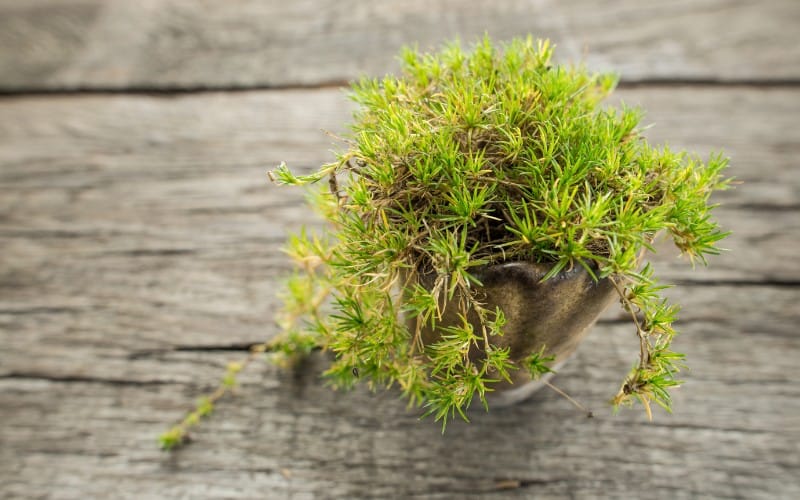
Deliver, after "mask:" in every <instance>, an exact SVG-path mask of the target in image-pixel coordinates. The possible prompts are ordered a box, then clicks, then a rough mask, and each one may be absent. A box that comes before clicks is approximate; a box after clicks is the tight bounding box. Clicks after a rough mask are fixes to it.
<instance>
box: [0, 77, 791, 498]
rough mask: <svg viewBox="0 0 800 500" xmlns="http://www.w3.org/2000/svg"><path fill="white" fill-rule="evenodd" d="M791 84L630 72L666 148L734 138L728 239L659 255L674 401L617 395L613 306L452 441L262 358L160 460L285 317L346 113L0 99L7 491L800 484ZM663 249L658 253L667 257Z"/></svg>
mask: <svg viewBox="0 0 800 500" xmlns="http://www.w3.org/2000/svg"><path fill="white" fill-rule="evenodd" d="M799 97H800V91H798V90H795V89H791V88H786V89H781V88H771V89H752V88H747V87H728V88H713V87H674V86H665V87H658V86H656V87H642V88H628V89H623V90H622V91H620V92H619V96H618V99H621V100H624V101H626V102H628V103H632V104H641V105H642V106H643V107H645V108H646V109H647V110H648V115H647V121H650V122H654V123H655V126H654V127H653V128H652V129H650V130H648V132H647V134H648V136H649V137H650V138H651V139H652V140H653V141H654V142H663V141H669V143H670V144H671V145H672V146H674V147H688V148H690V149H693V150H696V151H698V152H700V153H701V154H706V153H708V152H710V151H712V150H724V151H725V152H726V153H728V154H729V155H731V156H732V158H733V161H732V166H731V172H730V173H731V174H732V175H735V176H737V177H738V178H739V179H741V180H742V181H743V184H742V185H740V186H738V187H737V189H735V190H732V191H728V192H726V193H722V195H721V196H719V197H718V201H721V202H722V203H723V205H722V206H721V207H720V208H719V209H718V216H719V219H720V220H721V221H722V222H723V223H724V224H725V226H726V227H728V228H730V229H732V230H733V231H734V234H733V236H731V237H730V239H729V240H727V241H726V245H725V246H727V247H728V248H730V249H731V250H732V251H731V252H730V253H728V254H726V255H723V256H721V257H719V258H716V259H713V260H712V262H711V267H709V268H708V269H704V268H698V269H696V270H692V269H691V268H689V267H688V266H686V265H685V263H683V264H682V263H679V262H676V260H675V259H674V258H673V257H674V254H672V253H668V252H666V253H663V254H660V255H659V256H658V257H657V258H656V260H657V265H658V268H659V271H660V272H661V274H662V275H663V276H664V277H665V279H666V280H667V281H673V282H680V283H682V286H681V287H679V288H675V289H672V290H670V292H669V293H670V295H671V296H672V297H673V298H674V299H675V300H677V301H679V302H680V303H682V304H683V306H684V311H683V314H682V318H683V320H682V323H681V330H682V332H683V334H682V336H681V337H680V338H679V339H678V340H677V343H678V344H677V346H678V348H679V349H680V350H682V351H684V352H686V353H687V355H688V356H689V363H690V364H691V366H692V371H691V372H688V373H687V374H686V376H685V379H686V380H687V383H686V385H685V387H684V388H682V389H681V390H680V391H678V392H677V394H676V398H677V400H676V408H675V414H674V415H672V416H669V415H664V414H663V413H659V414H657V415H656V421H655V422H654V423H652V424H650V423H647V422H646V421H645V419H644V416H643V415H642V413H641V412H639V411H636V412H630V411H623V412H622V413H621V414H620V415H618V416H612V415H610V412H609V409H608V407H607V405H606V400H607V399H608V398H609V397H610V396H611V395H612V394H613V392H614V391H615V390H616V387H617V384H618V383H619V381H620V379H621V377H622V376H623V374H624V372H625V371H626V369H627V368H628V367H629V366H630V365H631V364H632V362H633V360H634V359H635V357H636V350H637V343H636V341H635V339H634V337H633V336H634V333H633V331H632V330H631V328H630V326H629V325H628V324H627V322H625V321H624V320H623V318H622V317H621V316H620V315H619V313H618V312H615V311H610V312H609V313H608V314H607V315H606V316H605V317H604V318H603V320H602V321H601V323H600V324H598V326H597V327H596V328H595V330H594V331H593V332H592V333H591V334H590V335H589V337H588V338H587V340H586V341H585V342H584V344H583V345H582V346H581V347H580V348H579V350H578V352H577V353H576V355H575V357H574V358H573V359H572V360H571V362H570V363H568V364H567V366H566V367H565V368H564V370H563V371H562V372H561V373H560V374H559V376H558V377H557V378H556V379H555V382H556V383H557V384H558V385H559V386H561V387H563V388H564V389H565V390H567V391H569V392H570V393H571V394H572V395H573V396H575V397H577V398H578V399H579V400H580V401H582V402H583V403H585V404H587V405H589V406H590V407H591V408H592V409H593V410H594V413H595V415H596V417H595V418H593V419H586V418H585V416H583V414H582V413H580V412H578V411H576V410H574V409H573V408H572V407H571V406H569V404H568V403H567V402H566V401H565V400H563V399H561V398H559V397H558V396H557V395H555V394H554V393H552V392H544V393H541V394H538V395H537V396H535V397H534V398H533V399H532V400H530V401H528V402H526V403H524V404H522V405H519V406H517V407H514V408H510V409H508V410H503V411H492V412H491V413H490V414H482V413H476V414H475V415H474V417H473V423H472V424H470V425H467V424H464V423H461V422H455V423H453V424H452V425H451V426H450V427H449V429H448V431H447V433H446V434H445V435H444V436H442V435H441V433H440V428H439V427H438V425H436V424H434V423H433V422H431V421H422V422H420V421H418V420H417V417H418V415H419V412H417V411H414V410H407V409H406V408H405V406H404V404H403V403H402V402H401V401H400V400H399V399H398V398H397V394H396V393H395V392H393V391H388V392H384V391H381V392H379V393H377V394H371V393H369V392H368V391H366V390H365V389H363V388H361V389H358V390H356V391H354V392H352V393H345V394H342V393H334V392H332V391H330V390H329V389H327V388H325V387H324V385H323V383H322V381H320V380H318V378H317V374H318V373H319V372H320V371H321V370H322V369H323V367H324V365H325V360H324V359H323V357H322V356H316V357H315V358H314V359H313V360H312V361H311V362H310V364H309V365H308V366H305V367H304V368H303V370H301V371H300V372H298V373H297V374H294V375H292V374H287V373H281V372H279V371H277V370H276V369H274V368H273V367H270V366H269V365H266V364H261V363H257V364H255V365H253V366H251V367H250V369H248V370H247V372H246V373H245V374H244V379H243V386H242V387H241V388H240V390H239V395H238V396H237V397H236V399H234V400H227V401H226V402H225V403H223V404H221V406H220V407H219V411H218V414H216V415H215V416H214V417H213V418H212V419H211V420H210V421H208V422H207V423H206V424H204V425H203V426H202V427H200V428H199V429H198V431H197V432H196V433H195V434H194V436H195V440H196V441H197V442H196V443H195V444H194V445H191V446H189V447H187V448H186V449H184V450H182V451H180V452H178V453H176V454H174V455H167V454H162V453H160V452H159V451H158V450H157V449H156V444H155V437H156V436H157V435H158V433H159V432H160V431H161V430H162V429H163V428H164V427H165V426H166V425H167V424H169V423H171V422H172V421H174V420H175V419H177V418H179V417H180V416H181V414H182V412H183V411H184V410H185V409H187V408H188V406H189V405H190V404H191V402H192V401H193V399H194V398H195V397H197V396H198V395H200V394H202V393H203V392H204V391H207V390H208V389H209V388H210V387H211V386H212V385H213V384H214V383H215V381H216V379H217V378H218V377H219V376H220V374H221V370H222V369H223V367H224V366H225V364H226V363H227V362H228V361H231V360H235V359H238V358H240V357H241V356H242V355H243V350H244V349H245V348H246V346H247V345H249V344H250V343H254V342H258V341H261V340H263V339H265V338H268V337H269V336H271V335H273V334H274V333H275V329H274V326H273V325H272V322H271V319H270V318H271V316H272V313H273V312H274V310H275V307H276V306H277V302H276V299H275V292H276V289H278V288H279V281H280V277H281V276H282V275H284V274H285V273H286V272H287V271H288V267H287V261H286V259H285V258H284V257H283V256H282V254H281V253H280V247H281V246H282V245H283V242H284V238H285V236H286V233H287V231H289V230H296V229H297V228H298V226H299V225H301V224H310V225H312V226H313V225H315V224H316V222H315V220H314V219H313V218H311V217H310V216H309V214H308V211H307V210H306V209H305V208H304V206H303V204H302V194H301V193H300V191H298V190H294V189H289V188H277V187H275V186H271V185H269V184H268V183H267V181H266V176H265V175H264V173H265V171H266V169H267V168H268V167H270V166H274V165H275V164H277V163H278V162H279V161H281V160H286V161H287V162H288V163H290V164H291V165H293V166H295V167H298V168H299V169H301V170H310V169H312V168H314V167H315V166H317V165H319V164H320V163H322V162H324V161H327V160H328V159H329V158H330V153H328V152H327V150H329V149H331V148H333V147H335V144H334V143H333V140H332V139H331V138H329V137H328V136H326V135H325V134H324V133H323V132H322V129H326V130H332V131H334V132H341V131H342V130H343V124H344V123H345V122H346V121H347V119H348V117H349V114H350V112H351V105H350V104H349V103H348V102H347V100H346V99H345V98H344V96H343V94H342V93H341V92H340V91H338V90H335V89H321V90H293V91H263V92H238V93H203V94H194V95H184V96H178V97H175V96H170V97H167V96H145V95H137V96H132V95H111V96H110V95H97V96H93V95H85V96H84V95H81V96H39V97H15V98H5V99H2V100H0V249H2V251H1V252H0V345H1V346H2V348H0V422H2V424H0V497H3V498H87V497H95V498H103V497H114V498H186V497H192V498H204V497H205V498H263V497H265V496H266V497H268V498H364V497H373V498H391V497H396V498H410V497H424V498H454V497H464V496H469V497H471V498H483V497H488V498H530V497H531V496H535V497H537V498H576V497H578V498H585V497H591V498H596V497H604V498H606V497H612V498H631V497H643V496H648V497H655V498H670V499H671V498H708V497H714V498H721V497H730V498H795V497H798V496H800V483H798V481H797V479H796V477H797V474H798V471H800V418H799V416H800V390H798V388H797V386H796V383H795V380H794V379H795V378H796V377H794V374H795V373H796V371H797V370H796V353H797V352H798V349H800V337H798V336H797V335H796V325H797V324H798V322H800V311H799V310H798V308H797V302H798V299H800V285H799V284H800V264H799V263H798V260H797V258H796V255H797V250H796V248H797V245H798V243H800V218H799V217H798V213H799V212H800V200H799V199H798V198H799V197H800V178H798V176H797V170H798V169H797V158H798V157H800V137H799V136H798V134H797V132H796V128H795V127H794V121H795V119H796V116H798V112H800V99H798V98H799ZM665 250H667V249H665Z"/></svg>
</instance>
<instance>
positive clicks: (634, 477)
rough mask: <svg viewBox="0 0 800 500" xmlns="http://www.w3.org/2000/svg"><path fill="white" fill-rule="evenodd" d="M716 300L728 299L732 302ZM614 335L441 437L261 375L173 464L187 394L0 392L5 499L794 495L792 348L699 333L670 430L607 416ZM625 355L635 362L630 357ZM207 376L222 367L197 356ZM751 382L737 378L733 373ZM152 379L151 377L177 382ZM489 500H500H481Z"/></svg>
mask: <svg viewBox="0 0 800 500" xmlns="http://www.w3.org/2000/svg"><path fill="white" fill-rule="evenodd" d="M726 291H727V290H723V292H726ZM631 336H632V332H631V331H630V328H628V327H627V325H626V326H624V327H622V326H614V325H601V326H600V327H598V328H596V330H595V331H594V332H593V333H592V335H590V336H589V337H588V338H587V340H586V341H585V343H584V344H583V345H582V346H581V348H580V350H579V351H578V353H577V354H576V357H575V358H574V359H572V360H571V361H570V363H568V364H567V366H566V367H565V368H564V370H563V371H562V372H561V373H560V374H559V375H558V376H557V377H556V379H555V383H557V384H558V385H559V386H560V387H562V388H563V389H565V390H567V391H569V392H570V393H571V394H572V395H573V396H574V397H577V398H578V399H579V400H581V401H582V402H583V403H584V404H587V405H589V407H590V408H592V410H593V411H594V414H595V417H594V418H592V419H587V418H586V417H585V416H584V414H583V413H581V412H578V411H576V410H575V409H574V408H572V407H571V406H570V405H569V403H568V402H567V401H565V400H563V399H561V398H560V397H558V396H557V395H555V394H554V393H552V392H542V393H539V394H537V395H535V396H534V397H533V398H532V399H531V400H529V401H526V402H524V403H523V404H520V405H518V406H516V407H513V408H509V409H503V410H493V411H491V412H490V413H488V414H485V413H482V412H476V413H474V414H473V415H472V423H471V424H464V423H462V422H453V423H452V424H451V425H450V426H449V428H448V430H447V432H446V433H445V434H444V435H441V434H440V427H439V426H438V425H437V424H434V423H433V422H431V421H418V419H417V417H418V415H419V412H418V411H415V410H407V409H406V408H405V407H404V404H403V403H402V402H401V401H400V400H398V399H397V394H396V392H395V391H388V392H384V391H380V392H378V393H377V394H371V393H369V392H368V391H366V390H364V389H363V388H359V389H358V390H356V391H354V392H350V393H335V392H333V391H330V390H329V389H327V388H325V387H324V386H323V384H322V383H321V381H319V380H317V379H316V377H315V375H314V374H316V373H318V372H319V371H320V370H321V369H322V368H323V367H324V365H325V362H324V360H321V359H320V358H319V357H315V359H314V360H313V361H312V363H311V364H310V365H308V366H306V367H305V368H304V370H303V372H302V375H301V376H299V377H292V376H291V375H288V374H282V373H279V372H277V371H276V370H275V369H274V368H272V367H270V366H268V365H264V364H257V365H253V366H252V367H251V368H250V369H248V370H247V372H246V373H245V375H244V384H243V386H242V387H241V388H240V389H239V391H238V394H237V396H236V397H235V398H230V399H227V400H225V402H224V403H222V404H221V405H220V406H219V408H218V412H217V413H216V414H215V415H214V416H213V417H212V418H211V419H210V420H208V421H207V422H206V423H205V424H203V425H202V426H201V427H199V428H198V429H197V431H196V432H194V433H193V436H194V440H195V441H194V443H193V444H191V445H190V446H188V447H187V448H184V449H183V450H180V451H178V452H177V453H175V454H174V455H166V454H163V453H159V452H158V451H157V449H156V447H155V443H154V437H155V436H156V435H157V434H158V432H160V431H161V430H162V429H163V425H164V422H166V421H170V420H172V419H175V418H177V417H178V416H179V415H180V414H181V413H182V411H183V409H184V408H185V407H186V404H187V401H189V400H191V398H192V397H193V396H195V395H197V394H198V392H197V388H196V387H194V386H188V387H187V386H185V385H182V384H161V385H158V384H129V385H120V384H118V383H113V384H112V383H103V382H102V381H99V382H98V381H95V382H91V383H87V382H79V381H60V382H59V381H51V380H45V379H21V378H13V379H6V380H0V408H2V410H0V412H2V417H3V421H4V425H3V426H2V427H0V441H2V442H3V443H4V446H3V447H2V448H0V461H1V462H2V463H3V467H2V468H0V493H2V494H3V496H4V498H33V497H37V496H48V497H53V498H85V497H87V496H88V497H94V498H100V497H110V496H113V497H114V498H182V497H193V498H263V497H264V496H265V495H266V496H267V497H269V498H364V497H370V498H375V497H379V498H409V497H414V496H419V497H423V498H453V497H456V496H457V497H469V498H485V497H490V495H492V494H500V495H501V497H503V498H505V497H508V498H530V497H531V496H535V497H536V498H575V497H579V498H585V497H603V498H606V497H613V498H623V497H624V498H631V497H641V496H648V497H654V498H727V497H729V498H755V499H760V498H763V499H767V498H794V497H796V496H797V495H798V494H800V486H799V485H798V483H797V481H796V477H797V476H796V473H797V471H798V470H800V459H798V457H800V453H799V452H800V447H799V445H798V443H799V442H800V439H799V438H800V427H798V423H797V422H798V420H797V418H796V417H797V415H798V414H800V403H798V401H800V399H799V398H798V396H800V393H799V392H798V389H797V386H796V384H794V383H793V381H792V380H791V376H790V373H792V370H794V359H793V357H792V356H789V355H787V353H788V352H793V351H794V352H796V350H797V349H798V348H800V344H798V338H797V337H796V336H790V337H785V338H776V337H771V336H763V335H760V334H759V332H758V331H752V332H746V331H743V330H740V329H736V328H727V327H724V328H720V327H719V326H717V325H716V324H715V323H707V324H698V325H697V326H696V327H695V328H694V331H692V332H688V333H687V334H686V336H685V337H684V339H685V340H689V339H690V338H691V339H694V341H688V342H684V339H682V340H681V343H682V347H683V348H684V349H686V350H687V351H688V352H689V354H690V356H691V358H692V364H693V367H694V368H693V370H692V372H690V373H688V374H687V377H686V379H687V383H686V385H685V386H684V387H682V388H681V389H680V390H679V391H677V392H676V408H675V410H676V411H675V414H674V415H672V416H669V415H664V414H663V412H658V413H657V415H656V420H655V422H654V423H648V422H646V420H645V417H644V415H643V414H642V413H641V412H636V411H628V410H625V411H622V412H621V413H620V414H619V415H617V416H613V415H610V414H609V410H608V407H607V405H606V403H605V400H606V398H607V397H608V395H609V394H610V393H611V392H612V391H613V390H614V388H615V386H616V383H617V382H618V380H617V375H618V372H619V368H620V366H625V365H627V363H628V362H629V360H630V359H631V358H632V357H633V356H635V353H633V352H631V349H630V348H631V347H632V346H633V344H634V342H631V338H630V337H631ZM633 347H634V349H635V346H633ZM194 357H195V363H196V370H197V372H198V374H200V375H201V378H202V374H203V372H205V371H208V370H209V369H211V368H209V365H215V364H221V363H222V362H223V361H224V360H226V359H228V358H229V357H230V353H204V354H194ZM745 359H746V360H747V363H750V362H753V363H755V364H753V365H749V364H748V365H747V366H748V368H747V369H743V367H742V364H743V362H744V360H745ZM171 367H172V365H171V364H169V363H164V364H161V365H158V366H156V367H155V369H156V370H159V371H168V370H171V369H172V368H171ZM492 498H495V497H493V496H492Z"/></svg>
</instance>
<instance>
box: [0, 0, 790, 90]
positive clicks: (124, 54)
mask: <svg viewBox="0 0 800 500" xmlns="http://www.w3.org/2000/svg"><path fill="white" fill-rule="evenodd" d="M798 23H800V4H798V3H797V2H796V1H794V0H775V1H770V2H740V1H735V0H702V1H689V0H681V1H674V2H666V3H665V2H637V1H633V0H626V1H622V2H613V3H606V4H603V5H602V6H600V5H598V4H597V3H596V2H591V1H589V0H580V1H574V2H556V1H552V0H513V1H504V2H468V1H465V0H424V1H423V0H404V1H392V2H359V1H357V0H323V1H320V0H296V1H292V2H261V1H257V0H237V1H235V2H232V1H228V2H216V1H202V2H186V1H181V0H147V1H141V2H130V1H127V0H68V1H63V0H58V1H56V0H35V1H32V0H2V1H0V90H2V91H6V92H14V91H46V90H58V89H131V88H146V89H152V88H164V89H181V88H209V87H212V88H232V87H253V86H258V87H272V86H297V85H303V86H316V85H325V84H329V83H331V82H341V81H347V80H351V79H353V78H355V77H357V76H359V75H362V74H369V75H381V74H384V73H386V72H389V71H394V70H395V69H396V63H395V60H394V56H395V54H396V53H397V51H398V49H399V47H401V46H402V45H405V44H413V43H419V45H420V46H421V47H423V48H428V47H435V46H437V45H439V44H440V43H441V42H442V41H443V40H447V39H451V38H453V37H455V36H460V37H461V38H462V39H464V40H467V41H469V40H473V39H475V38H477V37H479V36H481V35H482V34H483V33H484V32H488V33H490V34H491V35H492V36H493V37H495V38H497V39H507V38H511V37H513V36H520V35H526V34H529V33H531V34H534V35H535V36H540V37H549V38H551V39H552V40H553V41H554V42H555V43H556V44H558V45H559V54H560V58H561V59H562V60H579V59H585V60H586V62H587V64H588V65H589V66H590V67H592V68H596V69H613V70H615V71H618V72H620V73H621V74H622V75H623V76H624V78H625V79H626V80H628V81H641V80H653V79H666V80H686V79H689V80H721V81H770V82H773V81H782V80H790V81H796V80H797V79H798V78H800V44H798V43H797V42H798V39H797V35H796V31H797V30H796V27H797V25H798Z"/></svg>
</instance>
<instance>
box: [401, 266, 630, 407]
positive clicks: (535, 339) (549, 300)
mask: <svg viewBox="0 0 800 500" xmlns="http://www.w3.org/2000/svg"><path fill="white" fill-rule="evenodd" d="M550 269H551V266H550V265H546V264H537V263H531V262H507V263H503V264H496V265H491V266H486V267H484V268H481V269H478V270H473V272H472V274H473V275H474V276H475V277H476V278H478V280H479V281H480V282H481V284H482V286H479V287H476V288H475V293H476V298H477V299H478V300H479V301H480V302H482V303H483V304H485V306H486V307H487V308H488V309H489V310H490V311H494V310H495V307H499V308H500V310H501V311H503V313H504V315H505V319H506V324H505V326H504V327H503V335H500V336H494V337H492V338H491V342H492V344H493V345H495V346H497V347H501V348H506V347H509V348H510V355H509V360H510V361H512V362H514V364H515V365H516V366H519V367H520V369H517V370H509V376H510V377H511V383H508V382H507V381H505V380H502V381H500V382H495V383H493V384H491V385H490V387H491V388H492V389H493V390H492V392H487V394H486V399H487V402H488V403H489V405H490V407H503V406H509V405H513V404H515V403H518V402H520V401H522V400H524V399H526V398H527V397H529V396H530V395H531V394H533V393H534V392H535V391H536V390H538V389H539V388H541V387H542V386H543V385H544V383H545V381H546V380H547V379H548V378H549V377H550V376H552V375H553V374H552V373H547V374H545V375H543V376H541V377H539V378H538V379H536V380H532V379H531V376H530V373H528V370H526V369H524V368H522V361H523V360H524V359H525V358H527V357H528V356H529V355H530V354H532V353H534V352H539V351H540V350H541V349H542V347H544V355H545V356H555V360H554V361H553V362H552V363H551V367H552V368H554V369H555V368H557V367H559V366H560V365H561V364H562V363H563V362H564V361H565V360H566V359H567V358H568V357H569V356H570V355H571V354H572V353H573V352H574V351H575V349H576V348H577V347H578V344H579V343H580V341H581V339H583V337H584V336H585V335H586V333H587V332H588V330H589V329H590V327H591V326H592V325H593V324H594V322H595V321H596V320H597V318H598V317H599V316H600V314H601V313H602V312H603V311H604V310H605V309H606V307H607V306H608V305H609V304H610V303H611V302H612V300H613V299H614V297H615V296H616V289H615V288H614V285H613V283H611V281H610V280H609V279H608V278H604V279H601V280H599V281H595V280H594V279H593V278H592V276H591V275H590V274H589V273H588V272H587V271H586V270H585V269H584V268H583V267H582V266H580V265H575V266H573V268H572V269H570V270H566V271H562V272H560V273H558V274H556V275H555V276H553V277H551V278H549V279H547V280H546V281H542V278H543V277H544V276H545V275H546V274H547V273H548V271H549V270H550ZM433 280H434V277H433V276H432V275H427V276H421V277H420V281H421V284H422V285H423V286H425V287H426V288H428V289H430V288H431V287H432V286H433ZM457 301H458V296H457V295H456V296H455V297H454V298H453V299H452V301H450V302H452V303H448V304H445V305H444V312H443V314H442V319H441V321H439V322H437V323H438V324H437V328H436V329H435V330H434V329H431V328H430V326H429V325H425V326H423V328H422V330H421V338H422V341H423V343H424V344H425V345H426V346H429V345H432V344H435V343H436V342H437V341H438V340H439V339H440V337H441V329H440V327H447V326H455V325H458V324H461V320H460V319H459V317H458V306H457V305H456V304H457ZM467 320H468V321H469V322H470V323H471V325H472V327H473V328H474V330H475V331H480V329H481V326H480V321H479V319H478V317H477V314H476V313H475V312H474V311H471V312H470V313H469V314H468V315H467ZM407 322H408V327H409V329H410V330H411V331H412V332H413V331H415V326H416V317H409V318H407ZM470 356H471V357H472V358H473V359H474V360H476V361H477V360H480V359H481V358H482V357H483V356H484V354H483V352H482V351H481V350H480V349H477V348H475V349H474V352H472V353H471V354H470Z"/></svg>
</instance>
